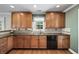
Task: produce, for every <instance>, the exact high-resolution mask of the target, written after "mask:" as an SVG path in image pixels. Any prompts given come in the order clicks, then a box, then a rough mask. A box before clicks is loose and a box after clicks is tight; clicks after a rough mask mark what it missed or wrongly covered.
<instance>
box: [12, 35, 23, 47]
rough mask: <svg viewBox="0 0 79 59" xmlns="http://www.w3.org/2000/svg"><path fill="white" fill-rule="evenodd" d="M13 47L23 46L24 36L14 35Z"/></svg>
mask: <svg viewBox="0 0 79 59" xmlns="http://www.w3.org/2000/svg"><path fill="white" fill-rule="evenodd" d="M13 41H14V48H23V47H24V37H23V36H14V39H13Z"/></svg>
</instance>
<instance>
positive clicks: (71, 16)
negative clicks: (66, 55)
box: [65, 5, 79, 53]
mask: <svg viewBox="0 0 79 59" xmlns="http://www.w3.org/2000/svg"><path fill="white" fill-rule="evenodd" d="M78 8H79V5H77V6H76V7H74V8H72V9H71V10H69V11H67V12H66V14H65V21H66V23H65V24H66V28H70V33H71V37H70V38H71V39H70V48H71V49H72V50H74V51H75V52H77V53H78Z"/></svg>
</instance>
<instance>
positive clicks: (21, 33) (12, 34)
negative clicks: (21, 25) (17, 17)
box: [0, 32, 69, 39]
mask: <svg viewBox="0 0 79 59" xmlns="http://www.w3.org/2000/svg"><path fill="white" fill-rule="evenodd" d="M16 35H35V36H36V35H38V36H39V35H69V34H65V33H24V32H19V33H7V34H0V39H1V38H4V37H8V36H16Z"/></svg>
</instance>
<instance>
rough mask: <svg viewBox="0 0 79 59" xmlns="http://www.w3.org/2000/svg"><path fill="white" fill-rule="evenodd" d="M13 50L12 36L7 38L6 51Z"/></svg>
mask: <svg viewBox="0 0 79 59" xmlns="http://www.w3.org/2000/svg"><path fill="white" fill-rule="evenodd" d="M12 48H13V36H10V37H8V50H10V49H12Z"/></svg>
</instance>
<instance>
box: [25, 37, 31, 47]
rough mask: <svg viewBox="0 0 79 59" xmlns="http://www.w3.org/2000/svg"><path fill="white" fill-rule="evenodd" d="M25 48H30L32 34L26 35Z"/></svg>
mask: <svg viewBox="0 0 79 59" xmlns="http://www.w3.org/2000/svg"><path fill="white" fill-rule="evenodd" d="M24 37H25V39H24V48H30V47H31V36H24Z"/></svg>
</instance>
